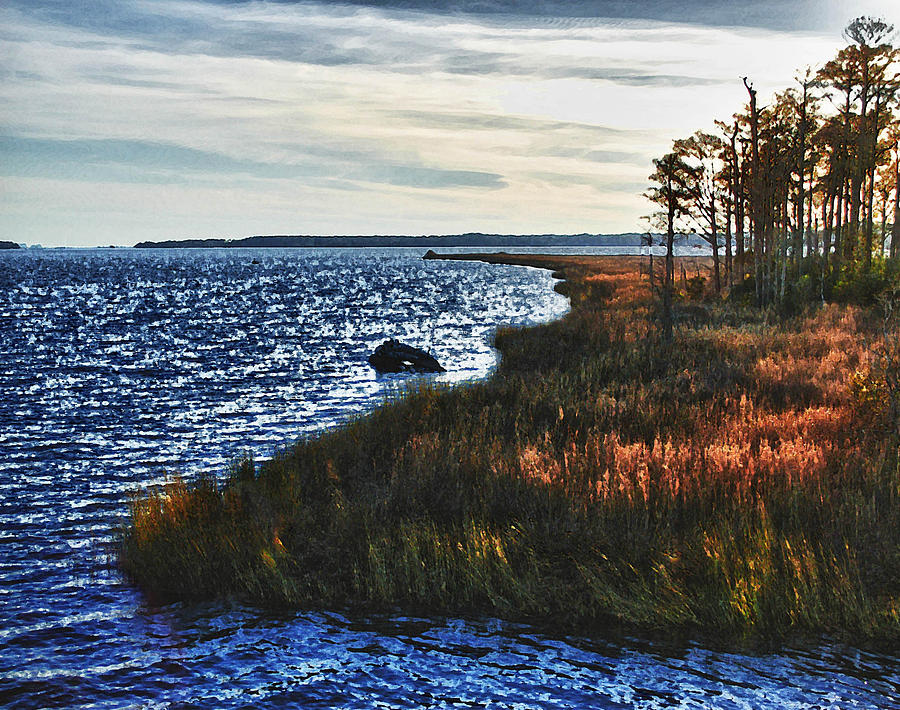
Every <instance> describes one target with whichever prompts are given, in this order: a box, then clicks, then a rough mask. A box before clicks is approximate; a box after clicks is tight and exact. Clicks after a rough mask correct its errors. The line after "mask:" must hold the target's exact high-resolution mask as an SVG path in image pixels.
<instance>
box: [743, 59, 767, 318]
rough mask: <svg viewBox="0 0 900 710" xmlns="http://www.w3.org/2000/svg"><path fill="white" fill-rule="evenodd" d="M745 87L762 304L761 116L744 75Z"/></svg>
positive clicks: (755, 252) (758, 288) (758, 296)
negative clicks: (748, 98)
mask: <svg viewBox="0 0 900 710" xmlns="http://www.w3.org/2000/svg"><path fill="white" fill-rule="evenodd" d="M743 81H744V88H746V89H747V93H748V94H749V96H750V146H751V150H752V163H751V167H750V225H751V226H750V228H751V229H752V231H753V239H754V242H755V244H754V247H753V261H754V266H755V267H756V303H757V305H759V306H761V305H762V304H763V299H762V284H761V281H762V259H761V254H760V252H761V248H760V247H761V246H762V241H763V240H762V239H761V237H762V236H763V234H762V233H763V231H764V230H763V228H762V226H763V225H762V218H761V213H760V174H759V116H758V114H757V109H756V89H754V88H753V86H752V85H751V84H750V83H748V82H747V77H744V79H743Z"/></svg>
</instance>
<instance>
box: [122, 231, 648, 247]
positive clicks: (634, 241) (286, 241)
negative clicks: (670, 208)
mask: <svg viewBox="0 0 900 710" xmlns="http://www.w3.org/2000/svg"><path fill="white" fill-rule="evenodd" d="M646 239H647V237H646V234H639V233H637V232H629V233H625V234H528V235H515V234H481V233H479V232H471V233H468V234H451V235H431V236H418V237H416V236H372V235H370V236H362V235H359V236H337V237H323V236H255V237H245V238H243V239H170V240H167V241H161V242H150V241H147V242H139V243H138V244H135V248H137V249H184V248H215V247H423V248H433V247H639V246H641V245H646V243H647V242H646ZM662 240H663V237H662V235H653V243H654V244H661V243H662Z"/></svg>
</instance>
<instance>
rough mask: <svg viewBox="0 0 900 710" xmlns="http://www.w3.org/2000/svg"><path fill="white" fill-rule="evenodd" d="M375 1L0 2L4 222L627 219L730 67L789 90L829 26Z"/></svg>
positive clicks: (726, 89) (106, 228) (159, 224)
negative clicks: (655, 162) (92, 195)
mask: <svg viewBox="0 0 900 710" xmlns="http://www.w3.org/2000/svg"><path fill="white" fill-rule="evenodd" d="M378 4H379V5H384V3H378ZM373 5H374V3H356V4H344V5H334V4H325V3H287V2H285V3H271V2H269V3H266V2H200V1H192V0H154V1H153V2H150V1H149V0H120V1H118V2H111V1H110V0H97V2H95V3H90V4H87V5H85V4H72V3H69V2H62V1H59V2H41V3H36V4H35V3H33V2H24V1H23V0H9V1H8V3H7V4H6V6H5V7H4V8H3V9H0V54H2V56H3V58H4V59H3V62H2V63H0V67H2V68H0V133H2V135H3V136H4V137H3V139H2V140H0V179H2V181H3V188H4V189H3V192H2V193H0V230H2V231H3V235H2V238H12V239H16V240H19V239H20V237H18V236H17V234H28V235H31V236H30V238H38V239H39V240H40V241H46V242H49V241H51V240H52V239H55V238H59V233H58V232H56V231H53V232H51V231H50V227H49V226H48V227H47V230H48V231H47V234H46V235H45V236H43V237H42V236H41V234H43V232H42V231H41V229H43V228H38V226H37V225H40V224H45V225H49V224H51V223H53V225H54V226H55V225H57V224H65V223H66V220H65V218H64V216H65V214H66V212H67V211H69V212H71V211H72V210H75V209H79V214H80V215H81V218H80V219H79V220H69V221H68V224H69V227H68V229H69V230H70V231H69V235H68V236H69V239H70V241H72V242H73V243H75V242H83V243H92V242H94V241H100V242H106V241H109V240H110V239H112V238H113V236H112V235H113V234H116V235H118V237H117V238H116V240H117V241H119V242H120V243H132V242H134V241H138V240H139V239H143V238H151V237H160V236H168V237H178V236H181V235H187V234H194V235H195V234H199V233H215V232H216V231H217V230H222V229H223V222H225V223H227V225H228V226H229V227H231V228H229V229H227V230H226V231H228V233H233V230H234V229H244V228H246V231H247V232H248V233H264V232H281V233H285V232H288V233H290V232H296V233H300V232H307V233H308V232H320V233H347V232H376V233H386V232H387V233H390V232H415V231H423V232H429V233H432V232H454V231H468V230H472V229H499V230H502V231H527V232H552V231H559V232H563V231H577V232H580V231H585V230H587V231H619V230H626V229H630V228H633V227H634V226H636V224H637V217H638V216H639V215H640V214H641V213H642V211H644V210H645V209H646V207H645V206H644V205H643V202H642V199H641V198H640V192H641V190H642V185H643V181H644V180H645V178H646V174H647V173H648V172H649V166H650V160H651V158H652V157H653V156H655V155H657V154H659V152H661V151H663V150H665V149H666V148H667V146H668V145H669V142H670V140H671V139H672V138H673V137H678V136H680V135H682V134H684V133H686V132H690V131H693V130H695V129H696V128H701V127H708V124H709V123H710V121H711V120H712V118H715V117H720V116H721V117H724V116H728V115H730V114H731V112H733V111H734V110H736V109H738V108H739V107H740V105H741V103H742V102H743V100H744V95H743V88H742V87H741V85H740V81H739V78H738V77H739V76H741V75H744V74H749V75H750V76H752V77H754V79H755V81H756V83H757V86H758V87H759V88H760V89H761V91H762V92H766V91H770V90H773V89H776V88H782V87H783V86H784V85H786V84H787V83H789V82H790V80H791V77H792V75H793V72H794V70H795V69H797V68H798V67H797V66H796V65H797V63H798V62H802V63H816V62H820V61H823V60H824V59H826V58H827V57H829V56H830V55H831V54H832V53H833V51H834V50H835V48H836V47H837V46H838V45H839V44H840V38H839V37H838V36H837V35H824V34H815V33H813V32H810V31H808V29H807V30H804V31H802V32H786V31H771V30H766V29H760V28H759V27H756V28H753V27H733V26H730V24H740V23H731V22H730V20H733V19H734V18H733V17H730V16H728V13H724V14H723V13H719V14H718V15H717V18H718V22H713V20H716V19H717V18H716V17H713V18H711V19H710V24H702V23H701V22H700V19H699V15H700V13H699V12H693V11H692V12H693V15H691V18H693V19H691V18H687V19H689V21H690V23H691V24H684V23H672V22H660V21H659V20H660V19H661V17H665V14H664V13H663V15H661V16H660V12H662V11H661V10H660V9H659V8H656V9H653V10H652V11H647V12H645V13H643V15H642V16H640V17H635V15H636V13H635V12H632V11H628V7H631V6H634V5H645V4H643V3H614V2H613V3H601V5H603V7H604V8H605V11H606V12H607V13H609V14H608V15H607V17H618V18H620V19H615V20H611V19H598V18H597V17H583V16H580V14H581V13H583V12H586V11H587V8H588V7H589V6H590V5H591V3H573V4H572V5H571V6H567V7H570V9H571V8H574V9H571V11H564V9H563V5H565V4H564V3H546V2H542V3H535V4H532V5H530V6H527V7H525V9H524V10H523V7H522V6H521V5H520V6H518V9H511V8H509V7H507V6H508V5H509V3H504V2H498V3H494V4H491V5H489V6H484V5H483V4H482V5H479V7H481V9H482V10H485V11H484V12H482V13H481V14H477V15H474V14H465V11H467V10H471V9H473V8H474V6H473V5H470V4H466V3H458V4H456V5H454V6H452V7H448V6H446V5H442V8H441V11H440V12H436V11H434V10H433V9H432V8H431V7H430V5H429V4H428V3H415V2H408V3H402V2H400V3H390V4H389V6H390V8H391V9H384V8H383V7H373ZM688 5H689V7H690V8H693V10H697V8H698V7H700V6H701V5H703V3H700V5H698V4H697V3H693V4H691V3H689V4H688ZM706 5H710V3H706ZM626 6H627V7H626ZM798 7H799V5H798ZM485 8H486V9H485ZM504 8H505V9H504ZM529 8H530V9H529ZM554 8H555V9H554ZM578 8H580V10H578ZM617 8H618V9H617ZM623 8H625V9H623ZM651 9H652V8H651ZM448 10H451V11H449V12H448ZM576 10H577V11H576ZM554 13H556V14H554ZM616 13H618V14H616ZM688 14H691V13H688ZM714 14H715V13H714ZM695 15H696V17H694V16H695ZM621 18H626V19H621ZM726 20H728V21H726ZM745 24H749V25H754V24H755V25H759V23H753V22H747V23H745ZM89 185H90V186H94V187H95V188H96V189H97V190H99V191H100V192H101V193H102V194H105V195H107V196H109V197H108V203H109V205H108V210H107V212H106V213H104V210H103V203H102V201H97V200H91V201H88V204H89V205H91V207H90V209H87V208H86V207H84V205H85V203H84V202H82V203H77V202H76V204H75V205H74V206H73V204H72V201H71V200H68V199H66V197H65V194H66V193H65V190H66V186H68V187H69V189H70V192H71V194H82V193H83V190H85V189H87V186H89ZM38 190H45V191H46V192H45V193H44V194H39V193H38V192H37V191H38ZM631 191H633V194H632V192H631ZM132 198H133V199H134V202H133V204H132V205H131V207H130V209H129V208H128V206H127V205H128V200H129V199H132ZM37 204H40V215H38V214H37V213H36V212H35V211H34V210H35V209H36V208H35V207H34V206H35V205H37ZM79 204H80V205H81V207H80V208H79V207H78V205H79ZM191 205H193V207H191ZM237 206H240V208H241V210H245V212H244V211H241V212H236V209H237ZM30 210H31V211H30ZM54 211H55V212H54ZM54 213H58V215H57V216H58V219H57V218H53V219H51V217H50V216H49V215H51V214H54ZM176 214H177V215H178V220H179V221H176V220H175V219H174V215H176ZM162 215H165V216H164V217H163V216H162ZM225 215H228V216H229V218H228V219H229V220H230V221H228V220H225V217H224V216H225ZM141 217H142V218H143V219H141ZM54 220H55V221H54ZM126 230H127V234H126V233H124V232H125V231H126ZM162 230H171V231H166V232H165V233H164V234H160V232H161V231H162ZM98 235H102V236H98Z"/></svg>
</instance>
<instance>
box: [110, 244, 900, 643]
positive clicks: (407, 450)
mask: <svg viewBox="0 0 900 710" xmlns="http://www.w3.org/2000/svg"><path fill="white" fill-rule="evenodd" d="M425 258H429V259H435V258H440V259H450V260H478V261H485V262H487V263H495V264H510V265H517V266H532V267H536V268H545V269H550V270H553V271H554V272H555V273H554V276H556V277H558V278H562V279H564V280H563V281H561V282H560V283H558V284H556V286H555V288H556V290H558V291H559V292H561V293H564V294H565V295H567V296H568V297H569V301H570V308H569V311H568V312H567V313H566V314H565V315H564V316H563V317H562V318H559V319H557V320H555V321H552V322H549V323H546V324H542V325H538V326H533V327H530V328H525V329H520V330H515V329H500V330H499V331H498V332H497V334H496V337H495V345H496V347H497V349H498V350H499V351H500V355H501V356H500V360H499V363H498V366H497V367H496V368H495V369H494V371H493V372H492V374H490V375H489V376H488V377H487V378H485V379H484V380H479V381H477V382H474V383H468V384H464V385H456V386H453V387H449V388H448V387H441V386H434V385H429V384H427V383H425V384H421V385H419V386H418V387H417V388H415V389H413V390H410V391H409V392H407V393H406V394H405V395H404V396H403V397H402V398H400V399H399V400H397V401H393V402H390V403H388V404H386V405H384V406H381V407H379V408H378V409H376V410H375V411H374V412H372V413H370V414H368V415H365V416H363V417H361V418H359V419H356V420H353V421H351V422H349V423H347V424H346V425H344V426H342V427H339V428H338V429H335V430H331V431H329V432H325V433H323V434H322V435H320V436H317V437H314V438H312V439H309V440H307V441H304V442H301V443H299V444H297V445H296V446H295V447H293V448H292V449H290V450H288V451H286V452H284V453H282V454H279V455H278V456H276V457H274V458H273V459H271V460H269V461H267V462H266V463H265V464H263V465H262V466H260V467H259V469H258V470H257V469H256V468H255V467H254V465H253V463H252V462H245V463H244V464H240V465H237V466H235V467H234V469H233V470H232V472H231V475H230V478H229V481H228V482H227V483H226V485H225V486H224V487H223V488H220V487H219V486H218V484H217V483H216V482H215V481H214V480H213V479H204V480H201V481H199V482H198V483H197V484H196V485H193V486H186V485H184V484H180V483H179V484H175V485H174V486H172V487H170V488H169V489H168V490H167V491H165V492H156V493H151V494H149V495H148V496H147V497H146V498H144V499H141V500H137V501H136V502H135V504H134V506H133V508H132V519H131V526H130V527H129V528H128V529H126V530H125V532H124V533H123V539H122V547H121V555H120V563H121V566H122V568H123V569H124V571H125V572H126V574H128V575H129V576H130V578H131V579H132V580H134V581H135V582H136V583H138V585H139V586H141V587H142V588H143V589H145V590H146V591H148V592H149V593H151V594H152V595H153V596H154V597H157V598H165V599H206V598H210V597H219V596H222V595H234V596H237V597H240V598H242V599H246V600H249V601H252V602H254V603H258V604H263V605H272V606H287V607H292V608H296V607H302V608H308V607H314V608H335V607H351V608H358V609H363V610H382V611H383V610H385V609H399V610H401V611H416V612H426V613H438V614H459V615H471V614H475V615H489V616H496V617H500V618H505V619H510V620H514V621H515V620H518V621H529V622H537V623H539V624H546V623H549V624H555V625H559V626H560V627H562V628H572V629H574V628H580V629H598V630H602V629H604V628H605V629H609V628H617V629H629V628H631V629H639V630H641V631H643V632H645V633H651V634H663V635H674V636H680V637H683V636H688V637H693V638H698V637H699V638H704V637H708V638H711V637H719V638H725V639H731V640H732V641H740V640H741V639H743V640H744V641H751V642H753V643H760V642H762V643H779V642H783V641H784V640H786V639H789V638H796V637H808V636H819V635H821V634H831V635H832V636H834V637H837V638H848V639H849V638H854V639H855V640H856V641H863V640H866V641H871V642H873V643H877V642H879V641H880V642H891V641H894V640H896V639H898V638H900V612H898V609H900V601H898V599H897V596H896V591H895V590H896V585H895V584H893V582H895V581H896V580H897V579H900V574H898V571H897V570H896V569H894V567H892V566H891V565H893V564H895V562H894V561H893V558H892V557H891V556H890V550H892V549H893V550H896V549H898V548H897V538H898V533H897V528H898V527H900V526H896V525H895V522H896V518H897V517H898V514H897V513H896V512H895V511H893V510H891V509H890V508H886V509H885V508H882V507H876V509H874V510H871V511H868V512H867V513H865V514H864V515H865V516H868V517H864V519H863V520H862V522H860V515H861V511H860V510H859V509H858V508H857V505H856V503H855V500H856V499H857V497H858V496H859V495H870V496H871V495H875V496H876V498H879V497H883V496H885V495H886V496H888V498H887V499H890V493H889V491H890V490H892V489H891V486H892V485H895V481H894V479H895V478H897V477H898V476H900V472H898V469H897V462H896V457H897V452H896V449H894V450H893V452H892V451H891V450H890V448H889V447H888V448H887V449H886V448H885V446H886V443H887V442H882V445H881V448H879V447H878V446H877V443H878V442H877V440H875V441H873V440H866V441H861V440H857V439H856V438H854V437H853V436H852V435H851V434H849V433H848V432H850V431H852V430H853V427H854V424H855V418H856V417H857V416H858V414H857V413H856V410H855V409H853V407H852V406H851V404H852V402H850V403H848V400H847V394H846V382H847V379H848V378H847V376H846V375H845V374H844V373H843V372H825V371H823V370H822V368H821V365H820V363H821V361H822V360H823V356H822V353H821V352H819V355H818V356H817V357H816V358H813V359H809V358H810V355H809V352H808V351H809V350H810V343H809V340H810V338H814V339H816V342H817V343H818V345H816V347H815V348H814V349H817V350H818V351H821V349H822V348H827V349H828V350H829V352H831V351H834V352H835V353H836V355H835V356H837V353H838V352H841V351H842V350H841V349H843V352H844V354H845V355H846V352H848V351H852V348H853V347H856V348H857V349H858V347H859V346H858V342H856V341H858V340H859V333H858V332H856V331H854V330H853V329H852V328H851V327H850V326H846V325H845V324H843V321H841V320H840V319H839V318H838V317H837V315H836V314H835V313H834V312H832V311H837V310H838V309H831V310H829V309H825V310H824V311H823V312H822V313H821V314H820V315H818V316H815V317H811V319H808V322H806V323H802V324H798V325H797V326H796V330H791V329H790V328H789V329H787V330H784V329H781V330H779V329H777V328H774V327H771V326H768V325H767V324H765V323H764V322H763V320H762V319H761V318H760V317H759V314H755V315H754V313H749V312H748V313H743V314H736V313H735V312H729V313H725V312H724V311H723V312H722V313H720V311H722V306H718V305H716V304H704V305H702V306H699V305H698V306H691V307H692V308H694V309H695V310H696V309H700V310H702V311H703V312H704V313H705V314H706V315H705V316H704V319H705V320H706V322H705V324H704V327H702V328H697V327H692V325H691V324H690V323H688V324H687V325H686V326H684V327H681V328H680V329H679V332H678V338H679V342H678V343H677V344H676V345H677V347H675V348H669V349H665V347H664V345H663V344H662V343H661V341H659V339H658V338H657V337H656V335H655V331H654V329H653V327H652V324H651V322H650V320H648V317H649V313H650V309H651V305H652V304H651V303H650V302H649V300H648V297H647V293H646V282H645V281H644V280H642V279H641V278H640V277H639V276H638V275H637V274H636V273H635V272H636V271H637V270H638V269H639V266H640V263H641V260H642V257H639V256H632V257H630V256H593V255H591V256H574V255H551V254H507V253H493V254H484V253H474V254H449V255H438V254H435V253H434V252H429V254H426V255H425ZM644 258H646V257H644ZM636 277H637V278H636ZM741 319H743V321H741ZM735 320H738V321H740V322H745V323H746V326H743V325H741V324H740V322H739V323H738V325H737V326H735V325H733V322H734V321H735ZM856 327H857V326H855V325H854V326H853V328H856ZM841 328H846V329H849V330H846V332H845V331H844V330H841ZM819 333H821V337H819V335H818V334H819ZM713 353H716V355H712V354H713ZM757 353H768V358H769V359H770V360H771V358H776V359H778V360H779V361H780V359H781V358H788V359H789V360H785V362H788V361H791V362H798V361H800V360H802V359H803V358H806V359H805V360H803V363H802V366H797V367H796V373H794V372H788V373H787V375H785V373H784V372H781V375H780V376H776V377H775V379H774V380H773V379H772V376H771V374H766V373H765V372H763V371H759V367H760V365H759V363H760V362H763V363H766V362H768V360H766V359H765V358H763V359H762V360H758V359H757V358H758V355H757ZM845 359H846V357H845ZM720 361H721V362H727V363H729V365H728V368H727V369H725V370H723V369H722V366H721V365H719V364H718V363H719V362H720ZM852 364H853V362H852V359H851V361H848V365H852ZM764 366H767V365H764ZM779 367H782V366H779ZM754 368H755V369H754ZM816 368H818V369H816ZM801 373H802V374H801ZM811 373H812V375H814V376H815V377H813V379H814V380H815V378H816V377H820V379H821V380H822V381H821V383H819V384H817V385H815V387H813V386H812V385H805V384H803V382H802V381H800V380H798V381H797V383H796V384H794V383H793V379H792V378H794V377H803V378H809V377H810V376H811ZM785 377H786V378H787V379H785ZM745 401H746V402H748V404H745V403H744V402H745ZM826 410H827V411H828V412H830V414H828V416H825V412H826ZM772 422H779V424H777V425H773V424H772ZM772 426H775V429H772ZM773 436H774V437H775V438H774V439H773V438H772V437H773ZM735 452H737V453H735ZM740 452H744V453H740ZM892 457H893V458H892ZM848 466H849V467H852V470H851V469H850V468H848ZM750 470H756V471H758V473H756V474H754V476H753V477H748V471H750ZM841 487H843V488H841ZM826 491H827V492H828V493H826ZM832 491H837V492H835V493H834V494H833V495H832ZM810 506H811V507H810ZM812 511H817V512H816V515H812ZM850 520H855V525H856V528H855V530H854V529H853V528H852V527H851V526H850V525H849V521H850ZM860 526H861V527H860ZM854 535H856V537H854ZM823 540H824V542H823ZM873 540H874V541H875V543H873V542H872V541H873ZM832 543H833V544H834V545H837V546H836V547H832ZM841 550H843V552H841ZM884 560H887V562H884ZM872 565H882V566H883V565H887V568H886V569H882V570H881V572H879V574H878V575H873V574H871V573H870V572H868V571H867V570H869V569H870V568H872V567H871V566H872ZM851 580H855V581H851Z"/></svg>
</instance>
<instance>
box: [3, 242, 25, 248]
mask: <svg viewBox="0 0 900 710" xmlns="http://www.w3.org/2000/svg"><path fill="white" fill-rule="evenodd" d="M21 248H22V247H21V246H20V245H18V244H16V243H15V242H7V241H2V240H0V249H21Z"/></svg>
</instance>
